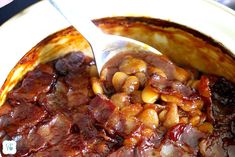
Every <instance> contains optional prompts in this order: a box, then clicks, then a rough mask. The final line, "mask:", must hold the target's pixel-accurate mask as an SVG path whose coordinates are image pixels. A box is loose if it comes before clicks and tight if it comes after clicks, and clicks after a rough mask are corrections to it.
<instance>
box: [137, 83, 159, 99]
mask: <svg viewBox="0 0 235 157" xmlns="http://www.w3.org/2000/svg"><path fill="white" fill-rule="evenodd" d="M141 96H142V100H143V101H144V102H145V103H154V102H155V101H156V100H157V99H158V98H159V94H158V93H157V92H156V91H154V90H153V89H152V87H150V86H146V87H145V88H144V90H143V91H142V95H141Z"/></svg>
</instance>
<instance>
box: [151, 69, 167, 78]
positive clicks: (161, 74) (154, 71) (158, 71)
mask: <svg viewBox="0 0 235 157" xmlns="http://www.w3.org/2000/svg"><path fill="white" fill-rule="evenodd" d="M148 72H149V74H150V75H153V74H157V75H159V76H161V77H164V78H167V76H166V74H165V73H164V71H163V70H162V69H159V68H156V67H152V66H149V67H148Z"/></svg>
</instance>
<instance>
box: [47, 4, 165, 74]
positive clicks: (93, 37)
mask: <svg viewBox="0 0 235 157" xmlns="http://www.w3.org/2000/svg"><path fill="white" fill-rule="evenodd" d="M49 1H50V3H51V4H52V6H53V7H54V8H56V9H57V11H58V12H59V13H60V14H61V15H63V16H64V18H65V19H66V20H67V21H68V22H69V23H70V24H72V26H74V27H75V29H76V30H77V31H78V32H80V33H81V34H82V36H83V37H84V38H85V39H86V40H87V41H88V43H89V44H90V46H91V48H92V52H93V55H94V59H95V62H96V66H97V70H98V73H99V74H100V73H101V71H102V68H103V66H104V65H105V63H107V62H108V61H109V60H110V59H111V58H112V57H114V56H115V55H117V54H119V53H120V52H138V51H139V52H141V51H145V52H149V53H154V54H158V55H161V52H159V51H158V50H156V49H155V48H153V47H151V46H149V45H147V44H145V43H142V42H140V41H137V40H134V39H130V38H126V37H121V36H117V35H108V34H105V33H103V32H102V31H101V30H100V29H99V28H98V27H96V25H95V24H94V23H93V22H92V21H91V20H89V18H88V17H86V14H85V13H83V12H80V11H79V10H81V9H79V7H81V6H77V5H75V4H76V3H75V1H76V0H70V1H69V3H68V1H66V0H49Z"/></svg>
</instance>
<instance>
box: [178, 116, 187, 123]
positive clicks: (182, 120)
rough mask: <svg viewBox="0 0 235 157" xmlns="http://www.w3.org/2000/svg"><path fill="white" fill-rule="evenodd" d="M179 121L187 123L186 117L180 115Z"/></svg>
mask: <svg viewBox="0 0 235 157" xmlns="http://www.w3.org/2000/svg"><path fill="white" fill-rule="evenodd" d="M179 123H184V124H187V123H188V117H180V120H179Z"/></svg>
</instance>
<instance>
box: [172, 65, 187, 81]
mask: <svg viewBox="0 0 235 157" xmlns="http://www.w3.org/2000/svg"><path fill="white" fill-rule="evenodd" d="M174 74H175V75H174V76H175V79H176V80H178V81H180V82H185V81H187V80H188V79H189V78H190V73H189V72H188V71H186V70H184V69H183V68H180V67H176V68H175V73H174Z"/></svg>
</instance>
